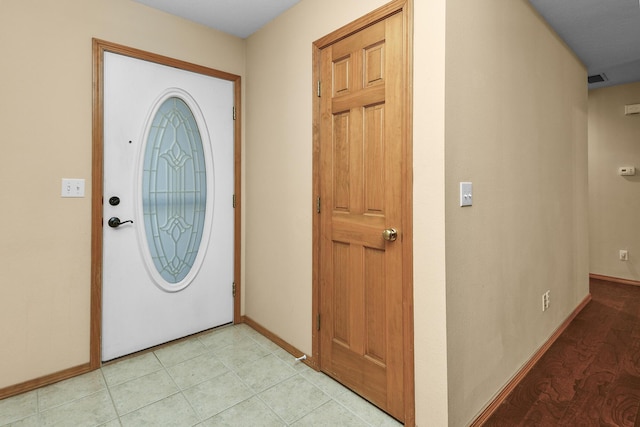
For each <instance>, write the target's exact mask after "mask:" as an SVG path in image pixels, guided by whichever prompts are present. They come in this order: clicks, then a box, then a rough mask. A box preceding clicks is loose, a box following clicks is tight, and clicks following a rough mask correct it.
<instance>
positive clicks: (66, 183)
mask: <svg viewBox="0 0 640 427" xmlns="http://www.w3.org/2000/svg"><path fill="white" fill-rule="evenodd" d="M61 195H62V197H84V179H79V178H62V192H61Z"/></svg>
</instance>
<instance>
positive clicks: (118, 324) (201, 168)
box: [102, 52, 234, 361]
mask: <svg viewBox="0 0 640 427" xmlns="http://www.w3.org/2000/svg"><path fill="white" fill-rule="evenodd" d="M233 94H234V88H233V82H231V81H228V80H223V79H218V78H214V77H210V76H205V75H202V74H197V73H193V72H189V71H184V70H179V69H176V68H172V67H168V66H164V65H159V64H155V63H152V62H147V61H143V60H139V59H134V58H131V57H127V56H123V55H119V54H115V53H109V52H105V54H104V200H103V289H102V301H103V303H102V360H103V361H105V360H111V359H113V358H116V357H119V356H123V355H126V354H130V353H133V352H135V351H138V350H142V349H145V348H149V347H152V346H154V345H158V344H161V343H164V342H167V341H170V340H173V339H176V338H180V337H183V336H186V335H189V334H192V333H196V332H199V331H202V330H205V329H209V328H212V327H215V326H219V325H222V324H225V323H229V322H232V321H233V295H232V284H233V271H234V268H233V260H234V256H233V255H234V248H233V245H234V240H233V239H234V234H233V230H234V223H233V221H234V219H233V203H232V201H233V185H234V171H233V159H234V134H233V132H234V130H233V129H234V127H233V105H234V99H233ZM129 221H130V222H129Z"/></svg>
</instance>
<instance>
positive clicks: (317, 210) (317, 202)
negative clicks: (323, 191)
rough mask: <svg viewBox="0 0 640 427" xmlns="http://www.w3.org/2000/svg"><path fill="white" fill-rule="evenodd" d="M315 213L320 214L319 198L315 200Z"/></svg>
mask: <svg viewBox="0 0 640 427" xmlns="http://www.w3.org/2000/svg"><path fill="white" fill-rule="evenodd" d="M316 213H320V197H317V198H316Z"/></svg>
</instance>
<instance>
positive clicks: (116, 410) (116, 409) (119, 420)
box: [100, 366, 122, 426]
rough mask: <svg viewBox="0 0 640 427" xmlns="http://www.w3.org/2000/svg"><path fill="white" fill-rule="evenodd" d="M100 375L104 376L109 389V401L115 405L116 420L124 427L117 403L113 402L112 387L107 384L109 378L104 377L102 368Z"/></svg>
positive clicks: (106, 386) (103, 377)
mask: <svg viewBox="0 0 640 427" xmlns="http://www.w3.org/2000/svg"><path fill="white" fill-rule="evenodd" d="M100 374H101V375H102V380H103V381H104V386H105V388H106V389H107V393H108V394H109V399H110V400H111V404H112V405H113V411H114V412H115V413H116V419H117V420H118V423H119V424H120V425H121V426H122V420H121V419H120V413H119V412H118V408H117V407H116V402H115V400H113V395H112V394H111V387H110V386H109V383H108V382H107V377H105V376H104V371H103V370H102V366H100Z"/></svg>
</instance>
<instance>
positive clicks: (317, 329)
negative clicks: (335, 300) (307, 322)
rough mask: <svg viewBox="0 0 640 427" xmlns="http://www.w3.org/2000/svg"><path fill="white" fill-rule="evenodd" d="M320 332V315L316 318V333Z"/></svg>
mask: <svg viewBox="0 0 640 427" xmlns="http://www.w3.org/2000/svg"><path fill="white" fill-rule="evenodd" d="M319 330H320V313H318V315H317V316H316V331H319Z"/></svg>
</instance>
